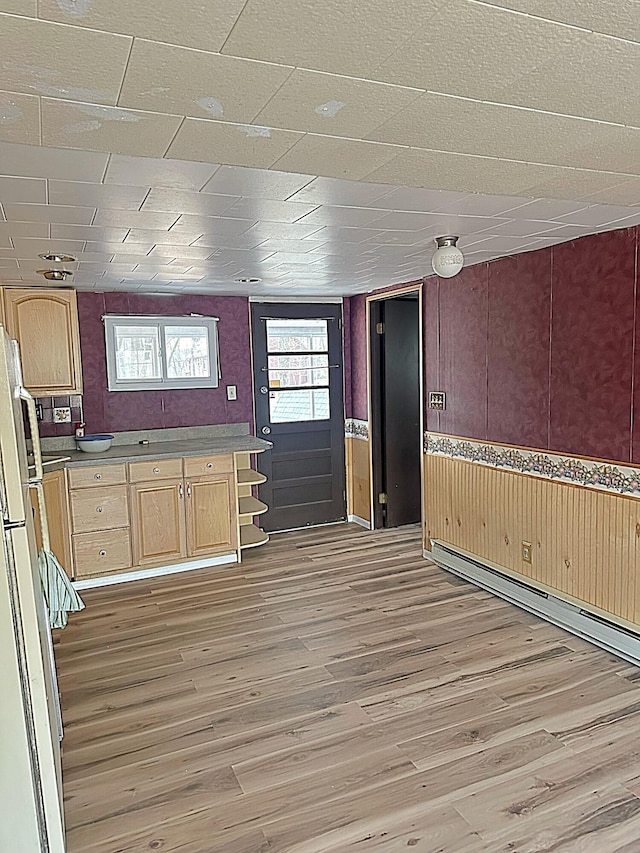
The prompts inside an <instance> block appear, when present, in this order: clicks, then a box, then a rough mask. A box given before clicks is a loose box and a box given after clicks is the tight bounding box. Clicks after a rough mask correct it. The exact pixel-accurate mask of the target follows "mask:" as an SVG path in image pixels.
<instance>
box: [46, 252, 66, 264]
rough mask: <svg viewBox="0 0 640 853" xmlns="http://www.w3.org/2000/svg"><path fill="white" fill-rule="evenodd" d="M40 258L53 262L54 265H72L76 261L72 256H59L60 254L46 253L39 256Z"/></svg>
mask: <svg viewBox="0 0 640 853" xmlns="http://www.w3.org/2000/svg"><path fill="white" fill-rule="evenodd" d="M38 257H39V258H42V260H43V261H51V262H52V263H54V264H70V263H73V262H74V261H75V258H74V257H73V256H72V255H61V254H58V252H53V253H47V252H44V253H43V254H41V255H38Z"/></svg>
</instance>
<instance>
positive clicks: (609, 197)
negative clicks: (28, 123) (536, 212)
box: [0, 178, 640, 206]
mask: <svg viewBox="0 0 640 853" xmlns="http://www.w3.org/2000/svg"><path fill="white" fill-rule="evenodd" d="M0 198H2V189H1V187H0ZM584 202H585V204H586V203H587V202H589V203H591V202H593V203H602V204H624V205H630V206H631V205H638V204H640V178H631V179H630V180H627V181H624V183H621V184H618V185H617V186H615V187H610V188H609V189H607V190H600V191H599V192H595V193H593V194H592V195H587V196H585V197H584Z"/></svg>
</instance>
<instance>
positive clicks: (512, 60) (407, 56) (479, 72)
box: [370, 0, 584, 99]
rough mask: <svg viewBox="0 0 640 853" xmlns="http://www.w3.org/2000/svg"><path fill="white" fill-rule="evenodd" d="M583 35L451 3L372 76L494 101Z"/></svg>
mask: <svg viewBox="0 0 640 853" xmlns="http://www.w3.org/2000/svg"><path fill="white" fill-rule="evenodd" d="M580 40H584V34H583V33H581V32H580V31H578V30H572V29H570V28H568V27H561V26H557V25H556V24H553V23H550V22H548V21H544V20H540V19H536V18H525V17H523V16H522V15H518V14H514V13H513V12H510V11H508V10H504V9H498V8H495V7H491V6H489V5H485V4H475V3H468V2H465V0H457V2H450V3H448V4H447V7H446V14H441V15H436V16H434V17H433V18H432V19H431V20H429V21H428V23H427V25H426V26H424V27H422V28H415V29H414V30H413V31H412V33H411V38H409V39H408V40H407V41H405V42H403V43H402V44H401V45H399V46H398V49H397V50H396V52H395V53H393V54H392V55H390V56H388V58H387V59H386V60H384V61H383V62H381V63H379V64H378V66H377V68H376V69H375V70H374V71H373V72H372V74H371V75H370V76H371V77H372V78H373V79H376V80H386V81H388V82H390V83H397V84H399V85H404V86H417V87H420V88H424V89H429V90H430V91H435V92H449V93H451V94H459V95H465V96H467V97H471V98H481V99H483V98H484V99H493V94H494V92H495V91H496V90H498V89H502V88H503V87H507V86H509V85H510V84H511V83H512V82H514V81H515V80H517V79H518V77H521V76H522V75H523V74H525V73H527V71H529V70H532V69H534V68H537V67H538V66H539V65H540V64H541V63H543V62H544V61H545V60H549V59H552V60H554V61H557V59H558V57H559V56H562V53H563V51H564V50H566V49H567V46H568V45H570V44H572V43H573V42H575V41H580Z"/></svg>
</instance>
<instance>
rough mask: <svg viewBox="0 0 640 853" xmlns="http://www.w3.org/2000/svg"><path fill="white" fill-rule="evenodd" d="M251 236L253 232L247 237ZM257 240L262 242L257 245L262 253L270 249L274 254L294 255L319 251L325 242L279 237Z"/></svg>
mask: <svg viewBox="0 0 640 853" xmlns="http://www.w3.org/2000/svg"><path fill="white" fill-rule="evenodd" d="M249 234H251V231H249V232H248V234H247V236H248V235H249ZM256 239H258V240H260V242H259V243H257V244H256V245H257V246H258V247H259V248H260V250H261V251H267V249H268V250H270V251H273V252H290V253H293V254H305V253H306V252H310V251H312V250H313V249H318V248H319V247H320V246H321V245H322V242H323V241H320V240H315V239H309V240H286V239H281V238H279V237H268V238H267V239H266V240H261V239H260V238H256Z"/></svg>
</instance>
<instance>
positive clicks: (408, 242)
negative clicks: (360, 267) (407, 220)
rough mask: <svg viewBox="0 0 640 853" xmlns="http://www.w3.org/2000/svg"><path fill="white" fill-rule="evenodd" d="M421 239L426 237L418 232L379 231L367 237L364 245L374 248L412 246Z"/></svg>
mask: <svg viewBox="0 0 640 853" xmlns="http://www.w3.org/2000/svg"><path fill="white" fill-rule="evenodd" d="M422 238H425V239H426V236H425V235H423V234H421V232H420V231H380V232H379V233H378V234H376V235H374V236H373V237H368V238H367V240H366V243H367V244H370V243H373V244H375V245H376V246H385V245H390V246H413V245H415V244H416V243H417V242H418V240H421V239H422Z"/></svg>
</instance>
